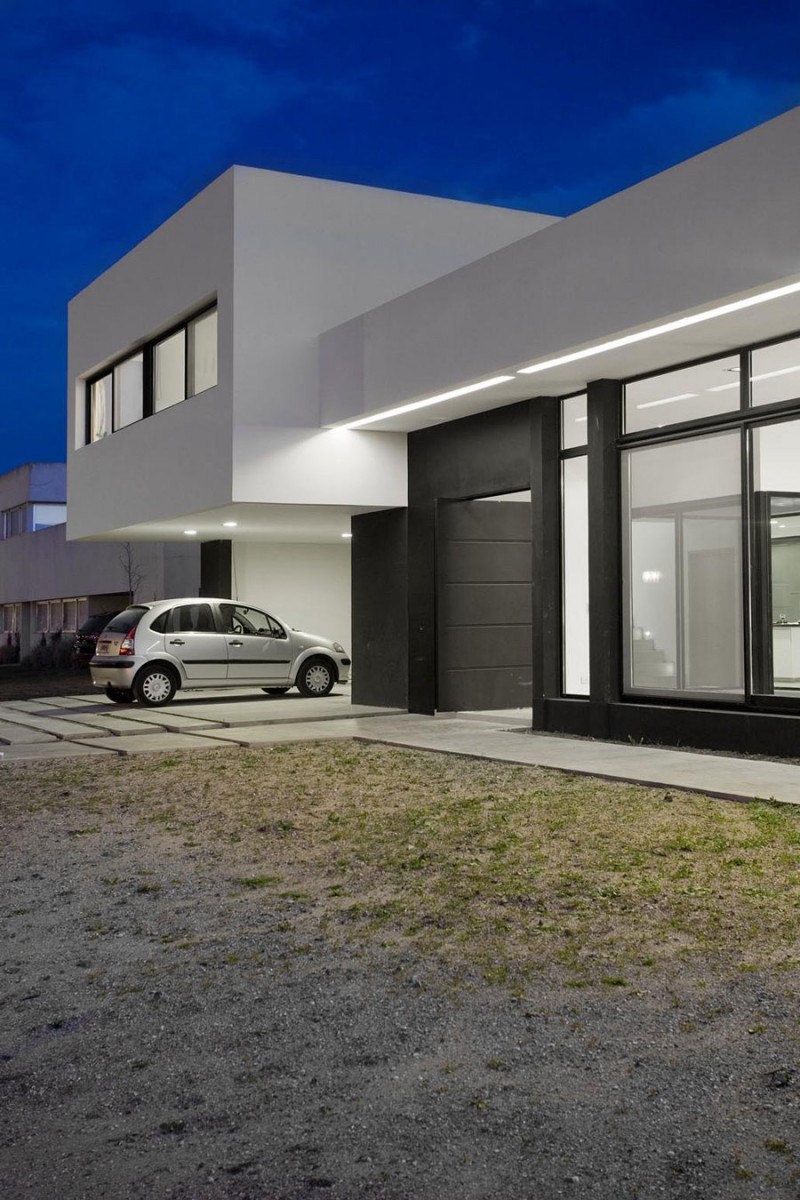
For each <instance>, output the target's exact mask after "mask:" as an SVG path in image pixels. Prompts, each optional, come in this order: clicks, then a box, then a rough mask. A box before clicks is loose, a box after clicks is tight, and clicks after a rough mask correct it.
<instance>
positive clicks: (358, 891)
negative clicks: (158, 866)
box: [0, 743, 800, 990]
mask: <svg viewBox="0 0 800 1200" xmlns="http://www.w3.org/2000/svg"><path fill="white" fill-rule="evenodd" d="M165 772H169V773H170V778H169V787H168V788H167V787H165ZM100 806H102V811H103V821H104V824H103V826H102V832H101V829H100V827H96V826H94V825H92V824H91V823H90V820H91V818H90V819H89V820H87V817H86V814H91V813H93V812H95V811H96V810H97V809H98V808H100ZM0 811H3V813H4V815H8V816H9V817H11V816H23V815H25V814H31V815H35V814H37V813H42V812H47V813H48V814H58V813H63V814H65V825H66V826H67V828H69V829H70V830H71V831H73V836H74V837H80V836H82V835H83V834H84V833H87V832H97V833H98V834H100V836H102V837H109V838H111V837H113V836H114V828H115V826H114V821H115V819H117V817H119V818H120V819H122V816H123V815H125V816H126V819H127V820H128V826H126V828H128V829H130V827H131V826H132V827H133V829H134V831H135V836H136V837H137V838H140V839H141V840H142V842H143V843H144V844H149V843H150V842H151V841H152V842H153V843H154V844H157V845H159V846H161V845H164V844H166V845H169V844H170V841H171V842H172V845H173V846H174V849H175V851H176V852H177V853H180V854H183V855H184V860H183V861H191V862H192V863H197V864H201V865H202V869H203V870H208V871H211V872H215V873H216V874H217V875H218V876H219V877H220V878H222V879H229V880H232V881H233V886H234V887H235V888H238V889H239V890H240V891H242V892H246V891H259V890H269V889H275V895H276V896H277V898H278V899H281V900H283V901H286V902H288V901H292V902H295V903H293V904H289V903H286V905H285V908H284V913H283V914H282V915H286V917H287V920H286V921H285V922H284V923H283V927H284V928H285V930H286V931H290V930H291V931H292V932H293V933H299V934H300V936H301V937H302V938H306V937H308V936H313V935H314V934H316V933H318V932H319V931H320V930H324V932H325V934H326V936H328V937H330V938H331V939H332V940H334V941H335V940H337V939H340V940H347V941H350V942H363V943H364V944H372V945H379V946H383V947H389V948H393V949H394V948H396V949H397V952H398V953H404V954H408V953H409V952H410V953H412V954H419V955H427V956H432V957H434V958H435V959H437V960H439V961H440V962H442V963H445V964H446V965H447V966H448V968H450V969H451V970H452V971H453V972H455V973H459V972H462V973H463V975H464V977H465V978H468V977H469V975H468V973H469V972H470V971H473V972H477V973H478V975H479V976H480V977H482V978H484V979H486V980H488V981H490V982H492V983H496V984H499V985H502V986H506V987H510V988H511V989H512V990H513V989H519V988H520V987H522V986H524V984H525V981H526V980H527V979H528V978H529V977H530V976H531V974H533V973H535V972H539V971H547V970H553V969H555V970H557V971H558V972H559V973H560V974H561V975H562V977H564V978H565V980H566V982H567V983H568V984H569V986H573V987H585V986H589V985H592V984H595V983H596V984H599V985H600V986H604V987H608V988H611V987H616V988H622V987H628V986H635V980H636V975H637V974H638V973H639V972H641V971H644V970H647V971H648V972H650V973H652V972H653V971H656V970H659V969H662V968H665V967H670V966H672V965H673V964H682V963H684V962H685V961H687V959H689V958H691V957H693V956H694V957H696V958H697V957H703V958H704V959H707V960H709V961H711V960H713V961H714V962H715V963H717V964H724V965H725V966H726V967H729V968H731V969H735V970H741V971H748V970H758V969H761V968H762V967H763V966H765V965H770V966H771V967H772V968H773V969H776V970H780V969H781V968H783V967H786V968H787V969H790V968H792V967H794V966H796V960H797V954H796V945H797V942H798V937H799V936H800V856H799V855H798V853H797V849H798V846H800V809H797V808H794V807H792V806H788V805H787V806H781V805H777V804H771V803H769V802H759V803H755V804H749V805H743V804H734V803H728V802H725V801H721V800H714V799H710V798H708V797H704V796H697V795H689V794H687V793H673V794H672V795H671V799H670V801H669V803H667V802H666V801H665V800H664V793H663V790H659V789H653V788H645V787H636V786H629V785H624V784H614V783H606V782H603V781H601V780H592V779H587V778H585V777H577V776H569V775H565V774H559V773H552V772H548V771H546V770H543V769H538V768H532V767H531V768H529V767H519V766H516V765H514V766H510V765H507V764H504V763H491V762H483V761H481V762H478V761H474V760H470V759H461V758H457V757H454V756H438V755H435V754H427V753H417V752H411V751H406V750H402V749H394V748H390V747H385V746H377V745H375V746H372V745H363V746H362V745H353V744H349V743H345V744H337V745H331V744H330V743H305V744H286V745H282V746H280V747H269V748H267V749H264V750H251V751H247V752H244V753H243V752H242V751H241V750H240V749H238V748H237V749H231V750H230V751H227V750H219V751H215V754H214V756H213V757H210V756H208V757H207V756H204V755H199V754H188V753H187V754H185V755H183V754H175V753H172V754H161V755H142V756H141V757H136V758H129V759H126V760H124V762H123V761H122V760H120V762H119V763H116V762H111V763H109V762H106V761H103V763H102V764H100V763H98V762H97V761H96V760H93V759H85V760H76V761H75V763H70V765H69V768H68V769H67V768H66V765H65V764H63V763H59V764H50V763H47V762H40V763H28V764H15V765H10V766H8V767H6V768H4V770H3V772H2V773H0ZM187 834H188V837H187ZM254 849H257V856H258V857H257V858H256V859H254V857H253V854H254ZM76 853H77V851H76ZM175 869H176V868H175V867H174V866H171V867H169V868H168V871H173V870H175ZM190 869H191V870H193V869H194V867H191V868H190V867H188V866H187V867H184V865H183V862H182V863H181V866H180V870H181V872H182V873H183V874H186V872H187V871H189V870H190ZM198 869H199V868H198ZM165 877H169V876H165ZM104 882H105V883H106V884H108V885H111V884H112V883H116V882H117V880H116V878H115V877H109V878H107V879H106V880H105V881H104ZM157 886H158V885H157V884H155V883H154V884H141V885H140V887H141V888H143V889H146V890H148V891H155V888H156V887H157ZM181 937H182V938H183V939H184V941H183V944H187V942H186V940H185V938H186V935H185V934H182V935H181ZM165 940H167V939H165ZM168 940H172V938H171V935H170V937H169V939H168Z"/></svg>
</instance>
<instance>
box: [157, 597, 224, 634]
mask: <svg viewBox="0 0 800 1200" xmlns="http://www.w3.org/2000/svg"><path fill="white" fill-rule="evenodd" d="M170 616H171V618H172V619H171V620H170V622H169V625H168V628H169V630H170V632H171V633H216V627H215V625H214V617H213V615H212V613H211V605H210V604H179V605H178V606H177V607H176V608H173V609H171V611H170Z"/></svg>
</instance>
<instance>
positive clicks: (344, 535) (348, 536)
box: [342, 533, 353, 538]
mask: <svg viewBox="0 0 800 1200" xmlns="http://www.w3.org/2000/svg"><path fill="white" fill-rule="evenodd" d="M352 536H353V535H352V533H343V534H342V537H343V538H351V537H352Z"/></svg>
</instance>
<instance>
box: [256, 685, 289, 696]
mask: <svg viewBox="0 0 800 1200" xmlns="http://www.w3.org/2000/svg"><path fill="white" fill-rule="evenodd" d="M261 690H262V692H266V693H267V695H268V696H285V695H286V693H287V692H288V691H289V688H288V687H273V688H262V689H261Z"/></svg>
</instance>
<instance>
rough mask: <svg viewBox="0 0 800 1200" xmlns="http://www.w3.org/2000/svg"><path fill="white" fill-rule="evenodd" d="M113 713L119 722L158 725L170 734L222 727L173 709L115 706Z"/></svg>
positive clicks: (217, 722)
mask: <svg viewBox="0 0 800 1200" xmlns="http://www.w3.org/2000/svg"><path fill="white" fill-rule="evenodd" d="M111 711H112V712H113V713H114V715H115V716H116V717H117V718H118V719H119V720H122V721H126V722H128V721H129V722H130V723H131V724H132V725H136V724H139V723H143V724H145V725H157V726H159V728H161V729H166V730H167V731H168V732H169V733H182V732H184V731H188V730H190V729H191V730H194V731H195V732H197V733H203V732H204V731H205V730H208V729H219V728H221V727H222V723H221V722H220V721H210V720H205V719H204V718H203V717H199V716H198V717H185V716H183V714H182V713H176V712H173V711H172V710H171V709H164V708H137V707H135V706H133V707H131V708H124V707H119V706H118V705H113V706H112V709H111Z"/></svg>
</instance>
